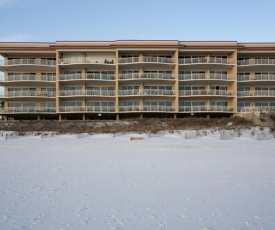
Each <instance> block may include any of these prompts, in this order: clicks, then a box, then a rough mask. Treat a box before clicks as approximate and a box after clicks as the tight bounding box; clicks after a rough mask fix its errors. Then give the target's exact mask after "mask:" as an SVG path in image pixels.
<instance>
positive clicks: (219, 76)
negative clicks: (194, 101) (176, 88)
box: [179, 73, 234, 81]
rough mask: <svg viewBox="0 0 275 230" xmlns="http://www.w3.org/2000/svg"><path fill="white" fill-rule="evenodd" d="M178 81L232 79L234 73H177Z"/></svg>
mask: <svg viewBox="0 0 275 230" xmlns="http://www.w3.org/2000/svg"><path fill="white" fill-rule="evenodd" d="M179 80H180V81H192V80H194V81H197V80H207V81H219V80H221V81H234V75H232V74H206V73H200V74H179Z"/></svg>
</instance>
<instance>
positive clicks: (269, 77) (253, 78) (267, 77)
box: [238, 73, 275, 81]
mask: <svg viewBox="0 0 275 230" xmlns="http://www.w3.org/2000/svg"><path fill="white" fill-rule="evenodd" d="M238 81H275V74H274V73H268V74H261V75H239V76H238Z"/></svg>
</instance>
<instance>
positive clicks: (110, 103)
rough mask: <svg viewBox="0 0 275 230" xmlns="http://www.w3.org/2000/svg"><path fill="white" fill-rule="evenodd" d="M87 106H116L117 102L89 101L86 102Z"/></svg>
mask: <svg viewBox="0 0 275 230" xmlns="http://www.w3.org/2000/svg"><path fill="white" fill-rule="evenodd" d="M86 106H91V107H93V106H105V107H108V106H115V102H113V101H108V102H107V101H87V102H86Z"/></svg>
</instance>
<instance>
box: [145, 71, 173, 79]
mask: <svg viewBox="0 0 275 230" xmlns="http://www.w3.org/2000/svg"><path fill="white" fill-rule="evenodd" d="M140 78H142V79H164V80H167V79H175V78H174V76H173V74H167V73H142V74H141V76H140Z"/></svg>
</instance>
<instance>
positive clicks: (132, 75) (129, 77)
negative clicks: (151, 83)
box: [119, 73, 139, 80]
mask: <svg viewBox="0 0 275 230" xmlns="http://www.w3.org/2000/svg"><path fill="white" fill-rule="evenodd" d="M119 79H121V80H132V79H139V73H125V74H120V75H119Z"/></svg>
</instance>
